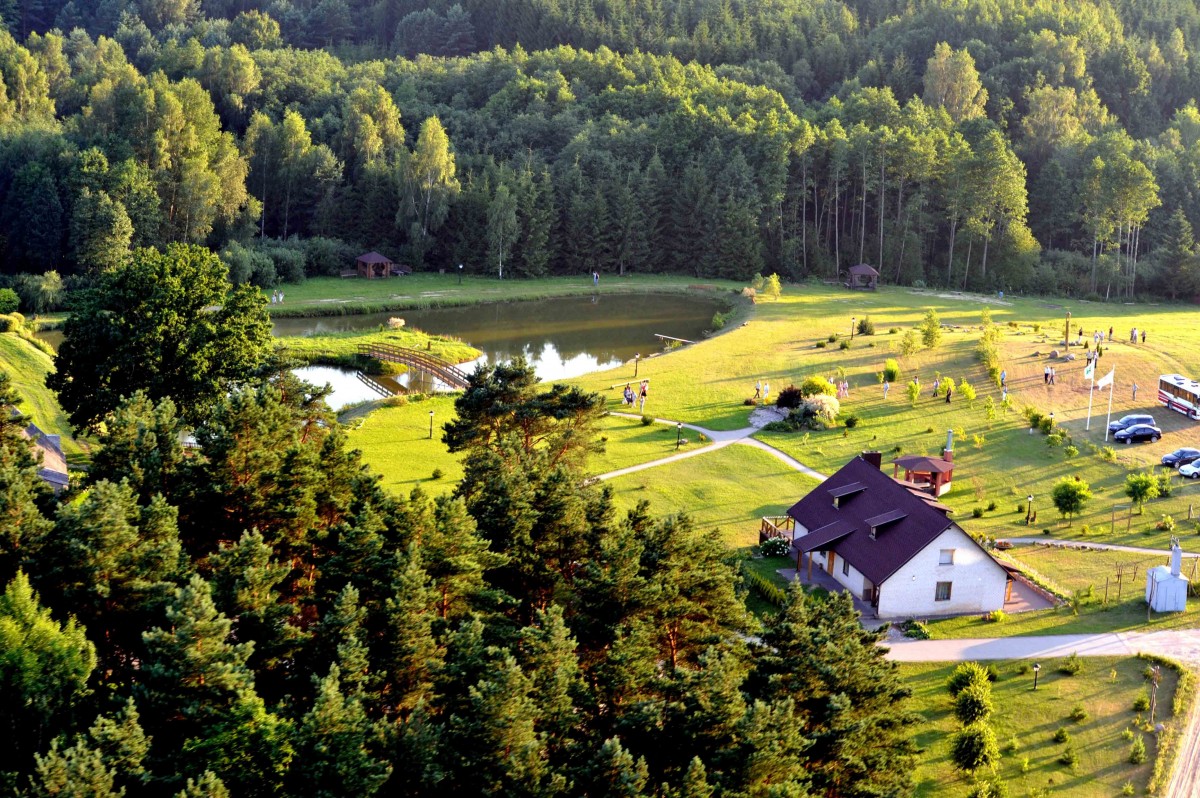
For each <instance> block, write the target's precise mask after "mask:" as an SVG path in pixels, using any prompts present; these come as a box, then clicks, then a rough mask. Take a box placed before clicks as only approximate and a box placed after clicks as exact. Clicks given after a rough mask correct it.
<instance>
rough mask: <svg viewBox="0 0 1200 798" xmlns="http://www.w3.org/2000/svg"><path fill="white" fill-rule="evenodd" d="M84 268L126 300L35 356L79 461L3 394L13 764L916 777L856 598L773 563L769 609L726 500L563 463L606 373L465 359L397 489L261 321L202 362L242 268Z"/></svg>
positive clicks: (906, 724) (251, 314) (460, 777)
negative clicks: (428, 481)
mask: <svg viewBox="0 0 1200 798" xmlns="http://www.w3.org/2000/svg"><path fill="white" fill-rule="evenodd" d="M107 275H108V276H106V278H105V280H104V281H103V282H102V283H100V284H98V285H97V286H96V287H94V288H92V289H90V293H89V296H88V303H89V304H88V307H87V308H86V309H84V310H82V311H81V312H80V314H79V315H80V316H81V317H87V319H88V320H90V321H92V322H95V321H97V320H99V319H101V318H102V317H104V316H105V315H108V316H112V315H114V314H113V313H112V312H111V311H108V310H106V308H111V307H115V306H117V305H119V304H122V303H124V304H125V305H126V307H125V311H126V315H127V316H128V317H132V318H138V319H142V321H140V322H138V323H137V324H138V325H140V326H138V327H136V328H134V332H133V333H132V334H130V335H127V336H118V337H114V338H113V339H111V340H109V339H108V338H107V337H106V333H105V332H103V331H100V332H99V333H96V332H94V331H93V329H92V327H91V325H89V324H84V323H80V324H75V323H72V324H70V325H69V326H68V327H67V329H66V337H67V340H66V343H65V344H64V346H63V351H62V352H60V354H59V356H58V361H57V363H56V366H57V369H58V374H57V376H56V377H55V380H54V381H55V384H57V385H59V386H60V389H61V388H62V386H64V385H65V386H74V390H73V391H71V392H69V393H68V392H64V393H63V394H62V395H63V396H64V403H65V404H67V405H68V406H70V407H71V408H72V409H73V410H75V411H78V415H77V416H76V415H74V414H73V417H75V418H78V419H89V420H92V421H90V422H88V423H89V424H90V425H91V426H93V428H94V429H96V430H97V440H98V446H97V450H96V451H95V453H94V455H93V458H92V462H91V465H90V468H89V471H88V473H87V475H86V478H85V480H84V482H83V483H82V484H77V485H75V486H73V487H72V488H71V489H70V491H69V492H68V493H65V494H63V495H61V496H57V497H56V496H54V495H53V494H52V493H51V492H50V491H49V490H48V489H47V488H46V487H45V485H44V483H42V482H41V481H40V480H39V479H38V477H37V469H38V464H37V463H36V462H35V459H34V457H33V455H32V451H31V449H30V444H29V441H28V440H27V439H26V438H24V437H23V436H22V434H21V429H22V427H23V426H24V424H25V421H26V420H25V419H24V418H23V417H22V416H21V415H20V414H19V412H17V413H15V414H11V415H10V413H9V412H5V413H3V414H0V508H3V513H4V526H3V534H2V535H0V728H2V729H3V730H4V731H5V739H6V740H7V741H8V742H7V744H6V745H5V746H4V748H3V750H0V781H2V782H3V789H4V791H5V792H6V793H11V794H18V795H25V796H31V797H32V796H39V797H41V796H56V795H87V796H95V797H96V798H109V797H111V798H116V796H120V795H124V794H137V795H149V796H159V795H162V796H177V797H182V798H200V797H201V796H207V797H208V798H221V797H223V796H229V795H237V796H276V795H306V796H328V797H330V798H332V797H333V796H344V795H355V796H371V795H375V794H387V795H401V796H408V795H411V796H424V795H446V794H448V793H450V792H454V793H462V794H470V795H505V796H511V795H529V796H576V795H582V796H618V795H619V796H630V797H636V796H647V797H648V796H664V798H665V797H666V796H671V797H675V796H678V797H679V798H684V797H686V798H699V797H700V796H747V797H749V796H754V797H756V798H757V797H759V796H761V797H762V798H767V797H768V796H793V797H794V798H804V797H805V796H810V795H811V796H818V795H830V794H837V795H844V796H863V797H864V798H865V797H866V796H902V795H907V794H909V792H910V791H911V788H912V781H911V771H912V764H913V757H914V755H915V746H914V744H913V742H912V740H911V739H910V735H911V733H912V730H913V726H914V724H915V722H916V718H915V716H914V715H913V713H911V711H909V710H908V709H907V708H906V702H905V699H906V697H907V695H908V691H907V690H906V689H905V688H904V687H903V686H902V684H901V682H900V680H899V677H898V675H897V671H896V666H895V665H894V664H892V663H890V662H888V661H887V660H885V659H884V656H883V649H881V648H880V647H879V646H878V645H877V641H878V639H879V636H878V634H877V633H875V632H868V631H865V630H864V629H863V628H862V627H861V626H860V624H859V619H858V615H857V612H856V611H855V610H854V608H853V605H852V603H851V600H850V598H849V597H848V596H847V595H841V596H827V597H820V596H817V595H810V594H807V593H805V592H804V591H803V590H801V589H799V588H798V587H797V588H796V589H795V590H793V591H792V592H791V594H790V597H789V599H788V602H787V605H786V607H784V609H783V610H782V611H781V612H780V613H779V614H778V615H777V616H775V617H773V618H769V619H767V620H766V621H765V622H760V621H758V620H757V619H756V618H755V617H754V616H752V615H750V614H749V613H748V612H747V609H746V606H745V587H744V585H743V584H742V580H741V578H740V574H739V571H738V569H737V564H736V555H734V554H733V553H731V552H730V551H729V550H728V549H727V548H726V547H725V545H724V544H723V542H722V541H721V539H720V537H719V534H718V533H711V534H709V533H701V532H699V531H698V530H696V529H694V528H693V526H692V524H691V522H690V521H689V520H688V519H687V518H686V517H685V516H676V517H667V518H656V517H655V516H654V515H653V514H652V511H651V508H650V507H649V506H648V505H647V504H646V503H641V504H639V505H638V506H637V507H636V508H634V509H633V510H631V511H627V512H618V510H617V509H616V507H615V506H614V502H613V496H612V493H611V491H610V490H609V489H607V488H601V487H597V486H595V485H594V484H591V483H592V481H591V480H590V479H589V478H588V477H589V473H590V471H589V467H588V458H589V457H590V456H591V455H592V454H594V453H596V452H599V451H601V450H602V439H601V438H600V437H599V434H598V428H599V424H600V419H601V416H602V415H603V413H604V401H603V399H602V398H601V397H600V396H598V395H596V394H590V393H586V392H583V391H581V390H579V389H577V388H568V387H566V386H561V385H550V386H547V385H543V384H540V383H538V381H537V379H536V377H535V375H534V373H533V371H532V369H531V368H530V367H529V366H527V365H526V364H525V363H524V362H521V361H515V362H513V363H509V364H501V365H497V366H493V367H484V366H480V367H478V368H477V369H476V371H475V372H474V373H473V375H472V376H471V379H470V385H469V387H468V388H467V390H466V391H464V392H463V394H462V395H461V396H460V397H459V398H458V399H457V400H456V403H455V410H456V417H455V420H454V421H452V422H448V423H446V424H445V425H444V427H443V430H442V441H443V443H444V444H445V445H446V446H447V447H448V448H449V449H450V450H451V451H453V452H457V453H459V454H460V455H461V457H462V458H463V463H464V470H465V476H464V478H463V480H462V482H461V483H460V484H459V485H458V486H457V488H456V489H455V490H454V491H453V492H452V493H449V494H446V495H443V496H439V497H430V496H428V495H426V494H425V493H423V492H422V491H421V490H420V489H417V490H414V491H413V492H412V493H411V494H410V495H408V496H404V497H401V496H394V495H391V494H389V493H388V492H386V491H385V490H384V489H383V488H382V486H381V484H380V480H379V478H378V477H377V476H375V475H374V474H372V473H371V472H370V471H369V469H368V468H367V467H366V466H365V465H364V464H363V463H362V461H361V458H360V455H359V453H358V452H357V451H355V450H352V449H350V448H349V447H348V446H347V445H346V435H345V431H344V429H343V428H342V427H341V426H340V425H339V424H338V423H337V421H336V419H335V418H334V416H333V415H332V413H331V412H330V411H329V409H328V407H327V406H326V405H325V403H324V401H323V392H322V390H318V389H314V387H313V386H311V385H306V384H304V383H302V382H300V381H298V380H297V379H296V378H295V377H293V376H292V375H291V372H290V371H289V370H288V368H287V365H288V364H286V363H284V362H282V361H280V360H279V359H278V358H277V356H276V354H275V353H274V352H273V350H272V347H271V343H270V339H269V336H267V335H262V336H255V335H241V334H238V335H237V336H236V337H238V338H239V340H240V341H241V342H242V343H241V346H242V348H241V350H240V352H239V355H238V357H237V358H235V359H232V360H230V361H229V362H227V363H226V369H227V371H226V373H224V374H222V375H219V376H218V375H212V374H211V373H209V372H208V371H206V370H204V369H203V368H202V366H203V362H202V361H203V360H204V358H205V356H206V354H208V353H210V352H211V350H212V348H213V347H214V346H215V347H223V346H224V345H225V343H226V342H227V339H228V336H229V335H233V334H235V333H236V332H238V331H246V330H254V329H258V328H264V327H265V326H266V323H267V317H266V309H265V307H264V300H263V298H262V296H261V295H260V294H258V293H257V292H246V295H245V296H243V297H241V298H240V299H239V301H238V302H236V303H234V304H232V305H230V306H228V307H227V308H226V310H225V312H224V313H223V314H222V315H221V316H220V317H219V318H214V314H212V313H210V312H206V311H205V307H204V305H205V301H204V300H203V299H193V298H192V297H191V295H190V293H189V292H187V291H185V290H181V289H180V288H179V286H188V285H201V286H207V287H208V288H206V289H205V290H210V288H211V284H213V283H220V282H221V281H223V280H225V279H226V275H225V271H224V266H223V264H222V263H221V261H219V260H218V259H217V258H215V256H213V255H211V254H210V253H206V252H205V251H204V250H202V249H201V248H199V247H194V246H193V247H181V246H177V247H174V248H172V249H171V250H169V251H168V252H165V253H158V252H156V251H153V250H145V249H143V250H139V251H138V252H137V253H136V254H135V256H134V257H133V258H131V259H130V260H129V261H127V262H126V263H123V264H120V265H118V266H116V267H114V268H113V269H112V270H111V271H110V272H109V273H107ZM155 282H164V283H169V284H172V285H171V286H169V287H167V288H165V289H163V291H162V292H161V293H160V294H158V295H155V296H143V297H141V298H139V297H138V295H137V292H135V291H131V290H130V286H133V285H142V286H146V285H151V284H154V283H155ZM219 288H220V286H217V289H215V290H219ZM224 288H225V290H227V291H228V290H229V288H230V287H229V286H228V284H226V285H225V286H224ZM235 293H236V292H235ZM168 306H169V307H168ZM167 310H171V311H173V313H166V312H165V311H167ZM168 315H170V316H171V320H170V322H169V323H166V322H165V321H164V322H163V323H162V325H161V326H162V329H161V330H160V331H159V332H158V333H157V335H158V337H157V338H156V339H153V340H152V338H151V336H153V335H155V333H153V332H152V330H151V327H153V326H154V324H153V322H152V321H147V320H149V319H156V318H157V319H160V320H162V319H164V318H165V317H166V316H168ZM73 318H74V317H73ZM91 338H98V339H99V340H87V339H91ZM106 340H107V341H108V344H107V345H106V344H105V341H106ZM87 347H91V351H92V354H93V355H94V359H95V360H98V361H100V366H101V369H100V370H101V371H103V372H104V373H105V374H108V375H111V377H112V380H111V382H112V384H111V385H109V386H108V387H109V388H111V390H110V391H107V392H105V391H97V392H96V393H95V394H94V395H92V397H91V398H89V397H88V396H87V395H86V393H85V392H84V391H83V390H82V389H83V387H85V386H88V385H93V384H95V383H94V382H93V381H94V380H96V379H97V377H96V371H95V370H94V369H93V365H92V362H90V361H86V360H85V359H84V358H82V357H80V354H81V353H82V352H83V351H84V349H86V348H87ZM138 349H141V350H142V351H143V355H144V366H145V368H144V369H143V370H141V371H130V370H122V369H121V368H120V364H121V363H122V362H124V361H126V360H127V359H128V358H129V357H130V353H131V352H133V351H136V350H138ZM72 351H74V352H75V354H71V352H72ZM181 364H182V365H181ZM106 365H112V366H113V368H112V369H108V370H105V369H104V368H103V367H104V366H106ZM173 367H175V368H178V369H179V371H178V373H177V376H178V377H179V379H175V380H166V379H163V375H164V374H166V373H168V372H169V371H170V369H171V368H173ZM189 369H190V370H189ZM0 406H3V407H4V408H5V410H6V411H7V410H10V409H18V410H19V401H18V399H17V397H16V394H15V391H14V390H13V388H12V386H11V384H10V383H9V381H8V378H7V376H5V375H3V373H0ZM185 431H187V432H190V433H191V439H192V440H194V446H190V447H185V446H184V443H183V442H184V440H185V438H184V434H183V433H184V432H185Z"/></svg>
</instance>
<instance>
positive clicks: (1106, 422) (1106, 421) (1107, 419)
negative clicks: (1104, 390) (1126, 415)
mask: <svg viewBox="0 0 1200 798" xmlns="http://www.w3.org/2000/svg"><path fill="white" fill-rule="evenodd" d="M1116 381H1117V380H1116V375H1113V379H1111V380H1109V382H1108V415H1107V416H1106V417H1105V418H1104V440H1105V441H1106V442H1107V441H1108V425H1109V423H1111V421H1112V394H1113V383H1114V382H1116Z"/></svg>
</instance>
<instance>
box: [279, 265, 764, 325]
mask: <svg viewBox="0 0 1200 798" xmlns="http://www.w3.org/2000/svg"><path fill="white" fill-rule="evenodd" d="M741 288H742V284H741V283H734V282H730V281H728V280H696V279H694V278H689V277H681V276H675V275H651V274H645V275H643V274H631V275H628V276H626V277H616V276H610V275H606V276H605V277H603V278H602V279H601V280H600V285H599V287H598V288H596V287H593V286H592V280H591V277H590V275H579V276H578V277H548V278H543V279H536V280H497V279H495V278H492V277H481V276H477V275H476V276H472V275H466V276H464V277H463V280H462V284H461V285H460V284H459V281H458V275H455V274H429V273H420V274H412V275H409V276H407V277H395V278H391V279H387V280H360V279H357V278H354V279H351V278H345V279H342V278H339V277H315V278H312V279H310V280H305V281H304V282H303V283H298V284H292V285H285V286H283V289H284V297H285V299H284V304H282V305H269V306H268V309H269V310H270V312H271V315H272V316H337V315H342V314H349V313H367V312H375V311H384V310H407V309H410V308H429V307H438V306H448V305H473V304H476V303H480V302H511V301H515V300H520V299H544V298H546V297H556V296H578V295H587V296H590V295H591V294H593V293H601V294H641V293H646V294H651V293H653V294H662V293H676V292H686V291H695V290H703V291H740V290H741ZM270 293H271V292H270V291H267V290H264V291H263V296H270Z"/></svg>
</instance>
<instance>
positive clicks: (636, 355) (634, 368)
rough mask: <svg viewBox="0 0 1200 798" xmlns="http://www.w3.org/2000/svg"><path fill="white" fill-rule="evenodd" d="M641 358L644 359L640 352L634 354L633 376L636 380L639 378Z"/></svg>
mask: <svg viewBox="0 0 1200 798" xmlns="http://www.w3.org/2000/svg"><path fill="white" fill-rule="evenodd" d="M641 359H642V354H641V353H640V352H638V353H636V354H634V356H633V378H634V379H635V380H636V379H637V370H638V363H639V362H640V361H641Z"/></svg>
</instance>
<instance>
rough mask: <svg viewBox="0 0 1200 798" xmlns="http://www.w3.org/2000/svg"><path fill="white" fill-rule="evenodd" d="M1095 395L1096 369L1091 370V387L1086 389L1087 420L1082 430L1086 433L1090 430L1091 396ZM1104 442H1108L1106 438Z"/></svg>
mask: <svg viewBox="0 0 1200 798" xmlns="http://www.w3.org/2000/svg"><path fill="white" fill-rule="evenodd" d="M1095 393H1096V369H1095V368H1093V369H1092V385H1091V387H1090V388H1088V420H1087V424H1085V425H1084V427H1083V430H1084V432H1087V431H1088V430H1090V429H1091V428H1092V395H1093V394H1095ZM1105 440H1108V438H1107V437H1106V438H1105Z"/></svg>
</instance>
